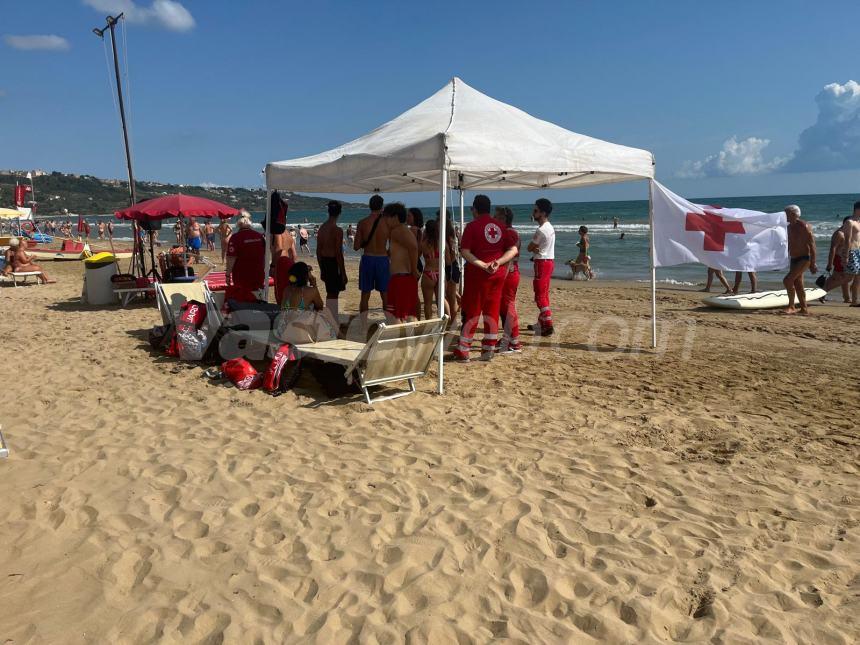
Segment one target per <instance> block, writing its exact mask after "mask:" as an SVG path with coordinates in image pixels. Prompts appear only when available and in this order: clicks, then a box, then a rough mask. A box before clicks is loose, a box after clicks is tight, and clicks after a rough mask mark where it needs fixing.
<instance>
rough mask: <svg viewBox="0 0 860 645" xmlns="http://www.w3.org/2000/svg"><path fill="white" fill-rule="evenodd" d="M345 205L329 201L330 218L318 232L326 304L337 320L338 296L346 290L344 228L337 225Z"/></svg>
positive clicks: (321, 275) (318, 258) (319, 260)
mask: <svg viewBox="0 0 860 645" xmlns="http://www.w3.org/2000/svg"><path fill="white" fill-rule="evenodd" d="M341 210H343V207H342V206H341V203H340V202H337V201H330V202H329V203H328V219H327V220H326V221H325V222H324V223H323V225H322V226H320V229H319V231H318V232H317V262H318V263H319V265H320V278H322V281H323V283H324V284H325V306H326V307H327V308H328V310H329V311H330V312H331V313H332V315H333V316H334V319H335V320H337V314H338V296H339V295H340V292H341V291H345V290H346V283H347V282H348V280H347V277H346V267H345V266H344V262H343V229H342V228H341V227H340V226H338V225H337V218H338V217H340V213H341Z"/></svg>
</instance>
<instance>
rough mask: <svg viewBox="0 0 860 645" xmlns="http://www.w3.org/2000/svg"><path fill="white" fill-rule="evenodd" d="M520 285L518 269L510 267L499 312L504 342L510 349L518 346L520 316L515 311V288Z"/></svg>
mask: <svg viewBox="0 0 860 645" xmlns="http://www.w3.org/2000/svg"><path fill="white" fill-rule="evenodd" d="M519 286H520V271H519V269H518V268H517V267H511V268H510V269H509V270H508V275H507V277H505V286H504V287H503V288H502V304H501V309H500V310H499V313H500V314H501V318H502V328H503V330H504V338H505V340H504V344H505V345H506V346H507V347H509V348H511V349H519V347H520V316H519V314H518V313H517V288H518V287H519Z"/></svg>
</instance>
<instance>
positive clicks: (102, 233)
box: [98, 222, 105, 240]
mask: <svg viewBox="0 0 860 645" xmlns="http://www.w3.org/2000/svg"><path fill="white" fill-rule="evenodd" d="M98 232H99V239H100V240H103V239H105V223H104V222H99V224H98Z"/></svg>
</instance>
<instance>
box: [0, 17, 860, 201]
mask: <svg viewBox="0 0 860 645" xmlns="http://www.w3.org/2000/svg"><path fill="white" fill-rule="evenodd" d="M122 9H125V10H126V11H127V13H128V15H129V16H130V20H129V21H128V22H127V24H126V28H127V36H128V62H129V73H130V82H131V97H130V98H131V108H130V112H131V121H132V137H133V151H134V158H135V166H136V175H137V176H138V178H140V179H156V180H164V181H176V182H184V183H200V182H212V183H218V184H235V185H246V186H251V185H260V175H259V171H260V169H261V168H262V167H263V166H264V165H265V163H266V162H267V161H271V160H279V159H287V158H291V157H297V156H302V155H305V154H312V153H315V152H319V151H322V150H325V149H328V148H331V147H334V146H336V145H339V144H341V143H344V142H346V141H348V140H350V139H353V138H355V137H357V136H359V135H361V134H364V133H365V132H367V131H369V130H371V129H372V128H374V127H376V126H377V125H379V124H380V123H382V122H384V121H387V120H388V119H390V118H392V117H394V116H396V115H398V114H399V113H401V112H403V111H404V110H406V109H408V108H409V107H411V106H413V105H415V104H416V103H418V102H420V101H421V100H423V99H424V98H426V97H427V96H429V95H431V94H432V93H434V92H435V91H436V90H438V89H439V88H440V87H441V86H442V85H444V84H445V82H446V81H447V80H448V79H449V78H450V77H451V76H454V75H457V76H460V77H461V78H462V79H463V80H464V81H466V82H467V83H469V84H470V85H472V86H473V87H475V88H476V89H478V90H480V91H482V92H484V93H486V94H489V95H491V96H493V97H495V98H497V99H499V100H502V101H505V102H507V103H511V104H513V105H516V106H517V107H520V108H522V109H524V110H525V111H527V112H529V113H531V114H533V115H535V116H538V117H540V118H544V119H547V120H550V121H553V122H555V123H558V124H559V125H562V126H564V127H566V128H569V129H571V130H574V131H576V132H581V133H584V134H588V135H591V136H595V137H599V138H603V139H607V140H610V141H614V142H617V143H623V144H626V145H630V146H635V147H641V148H646V149H648V150H651V151H652V152H653V153H654V155H655V157H656V160H657V175H658V179H660V180H661V181H663V182H664V183H666V184H667V185H669V186H670V187H671V188H672V189H673V190H675V191H676V192H679V193H680V194H684V195H688V196H732V195H761V194H784V193H817V192H852V191H857V190H860V85H856V84H853V83H852V81H857V80H860V69H858V67H857V61H858V60H860V59H858V44H857V43H858V37H857V33H856V30H857V25H858V24H860V3H857V2H826V3H821V2H801V1H793V0H782V1H780V2H766V1H764V0H762V1H759V2H733V1H723V2H720V3H712V2H709V3H704V2H684V1H670V0H662V1H660V2H634V1H626V2H620V1H619V2H610V1H604V2H596V1H592V2H584V1H569V2H533V3H528V4H526V3H521V2H502V1H496V2H471V3H456V4H451V3H441V2H440V3H434V2H422V3H417V2H415V3H413V2H402V1H401V2H374V1H372V0H367V1H364V2H357V1H353V2H337V1H325V0H320V1H316V2H275V1H274V0H273V1H270V2H262V1H254V0H243V1H242V2H236V1H235V0H234V1H230V2H227V1H221V0H205V1H203V0H186V1H184V2H175V1H172V0H155V1H154V2H153V0H139V1H138V0H135V1H132V0H116V1H114V0H53V1H50V0H46V1H39V0H31V1H30V2H26V3H25V2H11V1H7V2H3V3H1V4H0V12H2V16H3V19H2V23H0V63H2V64H0V123H2V126H0V168H21V169H27V168H44V169H49V170H51V169H57V170H64V171H69V172H81V173H91V174H95V175H98V176H104V177H122V176H124V165H123V154H122V148H121V145H120V138H119V125H118V118H117V116H116V112H115V110H114V106H113V102H112V99H111V94H110V93H109V85H108V72H107V69H106V65H105V58H104V50H103V45H102V43H101V41H99V39H98V38H96V36H95V35H93V34H92V28H93V27H96V26H100V25H103V24H104V16H105V15H107V12H108V10H122ZM118 33H119V32H118ZM34 36H40V37H41V38H33V37H34ZM801 133H804V134H803V137H801ZM801 139H802V141H801ZM644 195H645V188H644V187H643V186H642V184H641V183H639V184H635V185H616V186H605V187H598V188H593V189H586V190H580V191H555V192H554V193H553V194H552V197H553V198H554V199H555V200H557V201H574V200H577V201H579V200H593V199H628V198H639V197H642V196H644ZM511 197H512V196H510V195H509V196H506V197H505V200H506V201H512V200H511ZM532 197H533V196H532V195H531V194H525V193H524V194H522V196H521V197H520V196H517V199H514V200H513V201H528V200H529V199H531V198H532ZM410 200H411V201H413V203H420V204H430V203H434V201H435V197H434V196H432V195H425V196H421V197H419V196H412V197H410Z"/></svg>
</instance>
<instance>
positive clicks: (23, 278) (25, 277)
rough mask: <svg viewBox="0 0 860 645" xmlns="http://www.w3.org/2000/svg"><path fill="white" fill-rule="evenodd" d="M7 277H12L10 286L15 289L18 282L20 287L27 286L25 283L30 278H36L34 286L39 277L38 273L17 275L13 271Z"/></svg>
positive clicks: (31, 272) (18, 273) (22, 272)
mask: <svg viewBox="0 0 860 645" xmlns="http://www.w3.org/2000/svg"><path fill="white" fill-rule="evenodd" d="M9 275H10V276H12V286H15V287H17V286H19V285H18V282H19V281H20V282H21V284H22V285H24V284H27V281H28V280H29V279H30V278H31V277H36V284H39V279H38V277H37V276H38V275H39V271H20V272H17V273H16V272H15V271H13V272H12V273H10V274H9Z"/></svg>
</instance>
